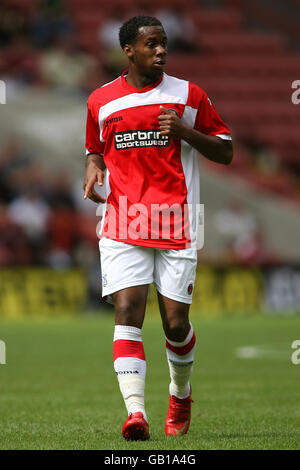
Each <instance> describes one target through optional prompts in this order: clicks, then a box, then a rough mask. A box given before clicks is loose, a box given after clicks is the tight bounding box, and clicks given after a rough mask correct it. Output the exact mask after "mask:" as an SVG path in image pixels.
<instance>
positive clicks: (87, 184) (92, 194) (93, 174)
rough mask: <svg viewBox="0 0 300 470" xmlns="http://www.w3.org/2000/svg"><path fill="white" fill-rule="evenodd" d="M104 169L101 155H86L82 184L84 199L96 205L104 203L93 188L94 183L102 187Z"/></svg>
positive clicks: (103, 199)
mask: <svg viewBox="0 0 300 470" xmlns="http://www.w3.org/2000/svg"><path fill="white" fill-rule="evenodd" d="M105 168H106V167H105V163H104V160H103V157H102V155H99V154H96V153H89V154H88V155H87V157H86V162H85V175H84V182H83V190H84V196H83V197H84V199H86V198H89V199H91V201H94V202H96V203H103V202H105V201H106V199H105V198H104V197H102V196H100V194H99V193H97V191H96V190H95V188H94V185H95V183H98V186H103V182H104V170H105Z"/></svg>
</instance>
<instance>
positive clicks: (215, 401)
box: [0, 312, 300, 450]
mask: <svg viewBox="0 0 300 470" xmlns="http://www.w3.org/2000/svg"><path fill="white" fill-rule="evenodd" d="M191 320H192V322H193V325H194V329H195V332H196V336H197V351H196V357H195V364H194V372H193V377H192V387H193V399H194V403H193V406H192V421H191V426H190V431H189V433H188V434H187V435H185V436H182V437H177V438H173V437H168V438H167V437H166V436H165V435H164V420H165V416H166V412H167V406H168V384H169V373H168V366H167V361H166V354H165V346H164V336H163V333H162V328H161V323H160V320H159V318H158V316H157V315H153V314H152V315H151V313H149V312H147V315H146V319H145V323H144V328H143V338H144V348H145V353H146V358H147V379H146V395H145V398H146V410H147V414H148V418H149V424H150V432H151V439H150V440H149V441H147V442H126V441H125V440H124V439H123V438H122V435H121V427H122V424H123V422H124V421H125V419H126V412H125V406H124V404H123V402H122V399H121V395H120V392H119V388H118V383H117V378H116V376H115V374H114V371H113V363H112V337H113V324H114V321H113V315H112V313H109V314H101V315H97V316H95V315H82V316H78V317H76V318H73V319H61V320H58V319H57V320H55V319H53V320H49V321H44V322H42V321H34V320H27V321H23V322H20V321H19V322H16V321H15V322H12V321H10V322H9V321H1V323H0V339H1V340H3V341H5V343H6V362H7V363H6V364H5V365H0V416H1V419H0V436H1V439H0V448H1V449H103V450H116V449H118V450H125V449H126V450H132V449H146V450H148V449H149V450H164V449H166V450H171V449H175V450H178V449H183V450H185V449H189V450H195V449H299V448H300V407H299V380H300V364H299V365H294V364H292V362H291V355H292V352H293V350H292V349H291V344H292V342H293V341H294V340H295V339H300V317H299V316H294V317H288V316H286V317H276V318H270V317H259V316H255V315H254V316H252V317H248V318H241V317H231V318H219V319H207V318H201V316H200V315H197V314H193V315H191ZM245 347H247V348H248V349H240V348H245ZM249 347H251V349H249ZM249 351H250V353H249ZM238 352H239V353H240V355H245V354H246V356H247V353H248V356H249V354H250V356H251V357H246V358H245V357H239V356H238V355H237V354H238ZM252 356H253V357H252Z"/></svg>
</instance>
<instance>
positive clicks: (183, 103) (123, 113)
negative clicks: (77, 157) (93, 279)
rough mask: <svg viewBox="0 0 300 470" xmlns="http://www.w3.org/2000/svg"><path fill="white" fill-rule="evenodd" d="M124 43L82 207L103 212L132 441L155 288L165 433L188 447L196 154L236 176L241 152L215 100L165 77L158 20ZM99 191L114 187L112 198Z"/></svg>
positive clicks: (94, 107) (125, 31)
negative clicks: (164, 373) (164, 375)
mask: <svg viewBox="0 0 300 470" xmlns="http://www.w3.org/2000/svg"><path fill="white" fill-rule="evenodd" d="M119 38H120V44H121V48H122V49H123V51H124V53H125V54H126V56H127V59H128V70H127V71H125V72H124V73H122V75H121V76H120V77H118V78H116V79H115V80H113V81H112V82H110V83H108V84H106V85H104V86H102V87H100V88H98V89H96V90H95V91H93V92H92V93H91V95H90V96H89V99H88V114H87V128H86V154H87V157H86V170H85V178H84V198H90V199H91V200H92V201H94V202H96V203H101V204H103V207H104V212H103V213H104V217H103V220H102V227H101V230H100V232H101V233H100V242H99V248H100V257H101V269H102V294H103V296H104V297H111V298H112V301H113V304H114V308H115V329H114V341H113V357H114V369H115V372H116V374H117V378H118V382H119V387H120V391H121V394H122V396H123V399H124V401H125V405H126V408H127V412H128V418H127V420H126V422H125V423H124V425H123V428H122V434H123V436H124V438H125V439H127V440H145V439H148V438H149V425H148V418H147V414H146V411H145V403H144V389H145V376H146V358H145V353H144V348H143V341H142V326H143V321H144V315H145V308H146V301H147V295H148V287H149V284H151V283H152V282H153V283H154V285H155V287H156V290H157V295H158V303H159V309H160V314H161V318H162V326H163V329H164V333H165V336H166V355H167V361H168V365H169V370H170V379H171V381H170V385H169V408H168V412H167V417H166V421H165V433H166V435H172V436H179V435H183V434H185V433H187V431H188V429H189V425H190V418H191V401H192V400H191V386H190V377H191V373H192V367H193V361H194V352H195V342H196V338H195V332H194V330H193V326H192V324H191V322H190V320H189V307H190V304H191V303H192V293H193V286H194V281H195V274H196V265H197V246H196V244H195V235H194V234H195V233H196V232H195V223H196V222H195V211H194V207H195V206H196V205H197V204H199V202H200V195H199V169H198V152H200V153H201V154H202V155H203V156H204V157H206V158H208V159H209V160H212V161H214V162H218V163H221V164H225V165H227V164H229V163H230V161H231V159H232V155H233V151H232V143H231V136H230V131H229V129H228V127H227V126H226V125H225V124H224V122H223V121H222V120H221V118H220V117H219V115H218V114H217V112H216V110H215V108H214V106H213V105H212V103H211V101H210V99H209V98H208V96H207V94H206V93H205V92H204V91H203V90H202V89H201V88H200V87H199V86H197V85H195V84H193V83H191V82H189V81H186V80H181V79H178V78H175V77H172V76H168V75H167V74H166V73H164V67H165V64H166V57H167V37H166V34H165V31H164V28H163V26H162V24H161V23H160V21H159V20H157V19H156V18H153V17H148V16H138V17H134V18H131V19H129V20H128V21H126V22H125V23H124V24H123V25H122V27H121V28H120V33H119ZM195 60H197V59H195ZM95 183H97V184H98V185H99V186H100V187H101V186H102V187H103V188H105V197H104V196H103V194H102V195H101V194H99V191H97V190H96V189H95V187H94V185H95ZM99 189H100V188H99ZM100 192H101V189H100ZM186 207H188V208H189V209H191V210H186Z"/></svg>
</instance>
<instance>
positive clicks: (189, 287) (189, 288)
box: [187, 283, 194, 295]
mask: <svg viewBox="0 0 300 470" xmlns="http://www.w3.org/2000/svg"><path fill="white" fill-rule="evenodd" d="M193 287H194V286H193V284H192V283H190V284H189V285H188V288H187V291H188V294H189V295H192V292H193Z"/></svg>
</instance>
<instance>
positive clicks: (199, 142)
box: [158, 106, 233, 165]
mask: <svg viewBox="0 0 300 470" xmlns="http://www.w3.org/2000/svg"><path fill="white" fill-rule="evenodd" d="M161 112H162V114H161V115H160V116H159V117H158V121H159V125H160V133H161V135H165V136H170V137H173V138H175V139H183V140H185V141H186V142H187V143H188V144H190V145H191V146H192V147H194V148H195V149H196V150H198V152H200V153H201V154H202V155H204V157H206V158H208V159H209V160H211V161H213V162H216V163H223V164H224V165H229V163H230V162H231V160H232V158H233V148H232V142H231V140H224V139H221V137H217V136H215V135H206V134H203V133H202V132H200V131H197V130H196V129H193V128H191V127H189V126H187V125H186V124H184V122H183V121H182V120H181V119H180V118H179V117H178V116H177V115H176V114H175V113H174V112H173V111H169V110H168V109H166V108H164V107H162V106H161Z"/></svg>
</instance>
